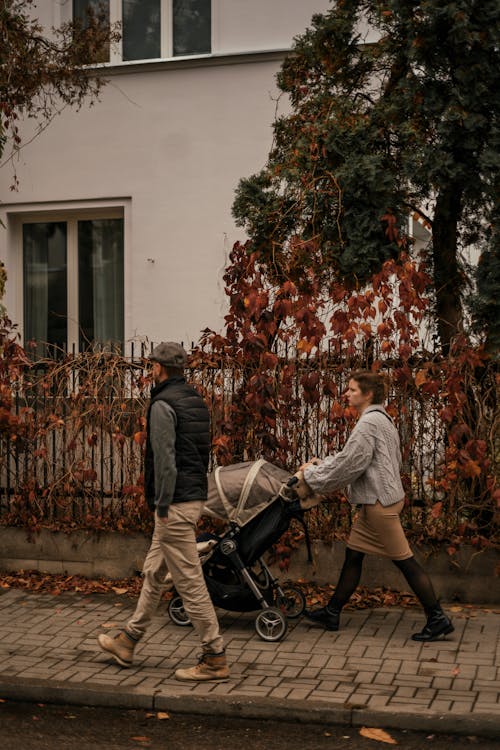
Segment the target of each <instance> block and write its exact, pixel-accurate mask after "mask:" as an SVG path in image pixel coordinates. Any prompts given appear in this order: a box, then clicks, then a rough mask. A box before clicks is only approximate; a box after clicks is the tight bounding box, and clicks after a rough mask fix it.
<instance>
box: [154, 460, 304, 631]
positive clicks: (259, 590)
mask: <svg viewBox="0 0 500 750" xmlns="http://www.w3.org/2000/svg"><path fill="white" fill-rule="evenodd" d="M295 482H296V478H295V477H290V474H289V473H288V472H286V471H284V470H283V469H280V468H278V467H277V466H274V465H273V464H271V463H269V462H267V461H265V460H263V459H261V460H259V461H256V462H245V463H239V464H233V465H231V466H223V467H220V468H218V469H216V470H215V472H214V473H213V474H210V475H209V489H208V500H207V503H206V505H205V514H206V515H208V516H211V517H213V518H218V519H222V520H224V521H227V522H228V529H227V530H226V531H225V533H224V534H223V535H222V536H216V535H213V534H206V535H203V537H200V538H199V539H198V542H199V544H198V550H199V553H200V556H201V560H202V566H203V572H204V574H205V581H206V584H207V589H208V592H209V594H210V598H211V599H212V602H213V604H214V606H216V607H220V608H222V609H226V610H229V611H233V612H253V611H255V610H258V609H259V608H260V612H259V613H258V615H257V617H256V619H255V630H256V631H257V633H258V635H259V636H260V637H261V638H262V639H263V640H264V641H278V640H280V639H281V638H283V636H284V635H285V633H286V631H287V629H288V622H287V620H288V619H289V618H295V617H299V616H300V615H301V614H302V612H303V611H304V609H305V599H304V595H303V594H302V592H301V591H300V590H299V589H296V588H294V587H291V586H285V587H282V586H280V584H279V582H278V580H277V579H276V578H274V576H273V575H272V574H271V571H270V570H269V568H268V567H267V565H266V564H265V562H264V561H263V559H262V555H263V554H264V553H265V552H266V550H268V549H269V548H270V547H271V546H272V545H273V544H275V543H276V542H277V541H278V540H279V538H280V537H281V536H282V535H283V534H284V533H285V531H287V530H288V527H289V526H290V522H291V520H292V519H293V518H296V519H298V520H299V521H301V522H302V524H303V525H304V529H305V532H306V541H307V545H308V550H309V552H310V547H309V537H308V535H307V528H306V527H305V523H304V519H303V516H304V505H305V507H311V504H310V503H309V504H308V501H306V503H305V504H304V503H303V501H301V500H299V499H298V498H297V495H296V493H295V492H294V489H293V485H294V483H295ZM318 501H319V500H318ZM314 504H316V503H314ZM168 613H169V616H170V619H171V620H172V621H173V622H174V623H175V624H176V625H189V624H190V621H189V617H188V615H187V613H186V611H185V610H184V607H183V604H182V599H181V597H180V596H179V595H178V594H177V592H176V591H175V589H174V590H173V594H172V598H171V599H170V602H169V606H168Z"/></svg>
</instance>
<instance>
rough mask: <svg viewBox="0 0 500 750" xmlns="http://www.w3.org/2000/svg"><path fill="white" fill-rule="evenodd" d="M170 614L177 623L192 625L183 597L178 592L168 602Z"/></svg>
mask: <svg viewBox="0 0 500 750" xmlns="http://www.w3.org/2000/svg"><path fill="white" fill-rule="evenodd" d="M168 614H169V617H170V619H171V620H172V622H173V623H175V624H176V625H183V626H186V625H191V620H190V619H189V615H188V613H187V612H186V610H185V609H184V604H183V603H182V599H181V597H180V596H179V595H178V594H176V595H175V596H173V597H172V599H170V601H169V603H168Z"/></svg>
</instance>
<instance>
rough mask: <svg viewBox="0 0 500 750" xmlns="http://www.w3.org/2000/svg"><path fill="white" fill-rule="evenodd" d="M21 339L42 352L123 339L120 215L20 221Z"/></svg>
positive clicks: (115, 343) (108, 345) (117, 344)
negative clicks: (21, 270) (21, 273)
mask: <svg viewBox="0 0 500 750" xmlns="http://www.w3.org/2000/svg"><path fill="white" fill-rule="evenodd" d="M21 223H22V227H21V228H22V233H21V238H22V239H21V241H22V258H23V262H22V267H23V329H24V343H25V345H29V344H30V343H31V342H32V345H33V348H34V350H35V352H36V354H37V355H39V356H47V355H48V354H51V353H53V352H54V351H57V350H65V349H71V348H72V347H73V346H75V347H76V348H78V349H79V350H80V351H83V350H85V349H87V348H90V347H92V346H94V345H96V344H97V345H98V346H99V347H104V348H107V349H117V348H121V347H122V346H123V340H124V234H123V216H122V215H121V216H120V215H113V214H111V215H108V216H96V217H91V216H87V215H82V216H81V217H78V216H71V217H64V216H62V217H54V218H53V219H51V220H50V219H47V218H46V217H43V219H40V220H38V219H37V218H36V217H34V218H32V217H29V218H26V219H23V220H22V222H21Z"/></svg>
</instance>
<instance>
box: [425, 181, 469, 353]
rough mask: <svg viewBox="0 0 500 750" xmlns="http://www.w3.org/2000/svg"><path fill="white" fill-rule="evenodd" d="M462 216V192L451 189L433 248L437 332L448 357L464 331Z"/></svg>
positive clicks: (439, 210)
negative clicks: (459, 245)
mask: <svg viewBox="0 0 500 750" xmlns="http://www.w3.org/2000/svg"><path fill="white" fill-rule="evenodd" d="M461 213H462V192H461V190H460V189H458V188H457V189H453V188H451V189H450V188H448V189H447V190H446V191H444V192H443V193H440V194H439V196H438V198H437V200H436V208H435V212H434V220H433V222H432V247H433V265H434V287H435V290H436V314H437V330H438V335H439V341H440V343H441V349H442V352H443V354H444V355H446V354H448V352H449V349H450V345H451V342H452V341H453V339H454V337H455V336H456V335H457V334H458V333H459V332H460V331H461V329H462V320H463V318H462V288H463V284H464V279H463V274H462V272H461V270H460V265H459V260H458V222H459V220H460V217H461Z"/></svg>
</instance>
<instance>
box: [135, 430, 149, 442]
mask: <svg viewBox="0 0 500 750" xmlns="http://www.w3.org/2000/svg"><path fill="white" fill-rule="evenodd" d="M145 442H146V433H145V432H144V431H143V430H141V431H140V432H136V433H135V435H134V443H138V445H144V443H145Z"/></svg>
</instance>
